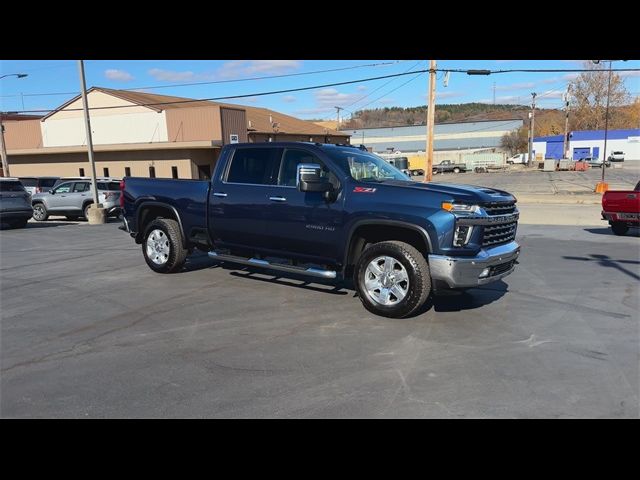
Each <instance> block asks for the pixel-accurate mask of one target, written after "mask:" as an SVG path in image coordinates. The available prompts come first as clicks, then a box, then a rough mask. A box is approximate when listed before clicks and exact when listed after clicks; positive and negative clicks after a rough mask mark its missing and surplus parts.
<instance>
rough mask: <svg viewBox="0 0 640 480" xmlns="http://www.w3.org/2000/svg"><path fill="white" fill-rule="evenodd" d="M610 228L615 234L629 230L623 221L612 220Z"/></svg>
mask: <svg viewBox="0 0 640 480" xmlns="http://www.w3.org/2000/svg"><path fill="white" fill-rule="evenodd" d="M611 230H613V233H615V234H616V235H624V234H625V233H627V232H628V231H629V227H628V226H627V224H625V223H623V222H613V223H612V224H611Z"/></svg>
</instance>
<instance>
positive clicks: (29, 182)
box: [19, 178, 38, 187]
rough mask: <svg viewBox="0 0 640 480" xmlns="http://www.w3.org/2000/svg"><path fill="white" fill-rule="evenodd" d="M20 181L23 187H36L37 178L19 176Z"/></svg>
mask: <svg viewBox="0 0 640 480" xmlns="http://www.w3.org/2000/svg"><path fill="white" fill-rule="evenodd" d="M19 180H20V183H22V185H24V186H25V187H37V186H38V179H37V178H20V179H19Z"/></svg>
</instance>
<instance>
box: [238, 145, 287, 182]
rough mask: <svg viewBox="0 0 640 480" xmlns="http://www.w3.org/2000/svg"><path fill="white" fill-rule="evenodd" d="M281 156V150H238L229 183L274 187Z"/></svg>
mask: <svg viewBox="0 0 640 480" xmlns="http://www.w3.org/2000/svg"><path fill="white" fill-rule="evenodd" d="M281 156H282V149H281V148H238V149H237V150H236V151H235V153H234V155H233V159H232V160H231V166H230V167H229V172H228V173H227V182H230V183H251V184H254V185H274V184H275V183H276V181H277V177H278V169H279V167H280V157H281Z"/></svg>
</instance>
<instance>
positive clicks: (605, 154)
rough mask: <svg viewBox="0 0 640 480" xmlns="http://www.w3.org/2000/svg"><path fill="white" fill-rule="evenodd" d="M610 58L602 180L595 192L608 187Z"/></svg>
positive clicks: (600, 191)
mask: <svg viewBox="0 0 640 480" xmlns="http://www.w3.org/2000/svg"><path fill="white" fill-rule="evenodd" d="M612 63H613V61H612V60H609V80H608V83H607V105H606V107H605V110H604V151H603V152H602V180H601V182H600V184H599V185H596V192H599V193H604V192H606V191H607V190H608V189H609V186H608V185H607V184H606V183H604V171H605V170H606V165H605V164H606V162H607V134H608V133H609V97H611V64H612Z"/></svg>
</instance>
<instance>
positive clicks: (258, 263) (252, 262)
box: [208, 251, 336, 279]
mask: <svg viewBox="0 0 640 480" xmlns="http://www.w3.org/2000/svg"><path fill="white" fill-rule="evenodd" d="M208 255H209V258H212V259H214V260H219V261H221V262H223V261H224V262H232V263H239V264H241V265H249V266H251V267H262V268H271V269H272V270H279V271H281V272H289V273H297V274H300V275H308V276H310V277H318V278H325V279H332V278H336V272H335V271H333V270H321V269H319V268H302V267H295V266H293V265H283V264H281V263H271V262H267V261H266V260H260V259H258V258H244V257H236V256H233V255H224V254H221V253H216V252H213V251H211V252H209V254H208Z"/></svg>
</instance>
